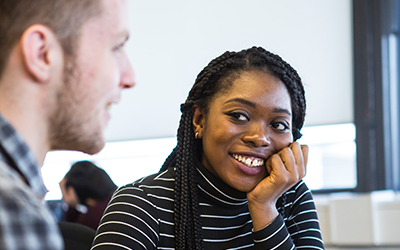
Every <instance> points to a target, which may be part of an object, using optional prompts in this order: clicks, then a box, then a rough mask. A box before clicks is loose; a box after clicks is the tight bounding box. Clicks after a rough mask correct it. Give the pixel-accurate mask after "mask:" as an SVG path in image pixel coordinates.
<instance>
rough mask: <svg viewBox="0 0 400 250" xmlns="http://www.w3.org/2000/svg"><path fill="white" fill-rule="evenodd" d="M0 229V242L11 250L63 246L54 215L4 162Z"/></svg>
mask: <svg viewBox="0 0 400 250" xmlns="http://www.w3.org/2000/svg"><path fill="white" fill-rule="evenodd" d="M0 227H1V228H2V229H1V230H0V232H1V233H0V242H1V244H2V245H6V246H9V247H10V249H14V248H15V247H16V246H22V248H25V247H26V249H30V248H29V246H40V247H43V249H50V248H49V247H51V248H54V249H61V247H62V239H61V235H60V234H59V231H58V227H57V224H56V221H55V219H54V216H53V215H52V214H51V212H50V211H49V210H48V209H47V208H46V206H45V205H44V204H43V203H42V201H41V200H40V199H39V198H38V197H37V196H36V195H35V193H34V192H33V191H32V190H31V188H30V187H29V186H28V185H27V184H26V183H25V182H24V181H23V180H22V178H21V176H20V175H19V174H18V173H17V172H16V171H15V170H14V169H13V168H11V167H10V166H8V165H7V164H5V163H4V162H1V161H0ZM16 248H18V247H16ZM22 248H21V249H22ZM32 249H36V248H35V247H33V248H32Z"/></svg>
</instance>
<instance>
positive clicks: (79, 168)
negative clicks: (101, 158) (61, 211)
mask: <svg viewBox="0 0 400 250" xmlns="http://www.w3.org/2000/svg"><path fill="white" fill-rule="evenodd" d="M60 188H61V192H62V195H63V201H64V202H65V203H66V204H67V205H68V206H67V208H66V211H65V216H64V219H65V221H67V222H75V223H79V224H82V225H85V226H88V227H90V228H93V229H94V230H96V229H97V226H98V225H99V223H100V219H101V216H102V215H103V212H104V210H105V209H106V207H107V204H108V202H109V201H110V199H111V196H112V194H113V193H114V191H115V190H116V189H117V185H115V184H114V182H113V181H112V180H111V178H110V176H109V175H108V174H107V173H106V171H104V170H103V169H101V168H99V167H97V166H96V165H95V164H93V163H92V162H90V161H79V162H76V163H74V164H73V165H72V167H71V169H70V170H69V171H68V173H67V174H66V175H65V176H64V178H63V179H62V180H61V182H60Z"/></svg>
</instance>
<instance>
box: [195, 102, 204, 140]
mask: <svg viewBox="0 0 400 250" xmlns="http://www.w3.org/2000/svg"><path fill="white" fill-rule="evenodd" d="M204 118H205V116H204V113H203V110H202V108H200V107H199V106H198V105H193V131H194V137H195V138H196V139H201V138H202V137H203V129H204Z"/></svg>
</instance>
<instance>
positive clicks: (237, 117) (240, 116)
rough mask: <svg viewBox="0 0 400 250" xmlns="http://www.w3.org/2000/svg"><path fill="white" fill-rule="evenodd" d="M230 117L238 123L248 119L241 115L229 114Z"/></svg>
mask: <svg viewBox="0 0 400 250" xmlns="http://www.w3.org/2000/svg"><path fill="white" fill-rule="evenodd" d="M230 116H232V117H233V118H235V119H236V120H238V121H248V120H249V119H248V118H247V116H245V115H244V114H242V113H231V114H230Z"/></svg>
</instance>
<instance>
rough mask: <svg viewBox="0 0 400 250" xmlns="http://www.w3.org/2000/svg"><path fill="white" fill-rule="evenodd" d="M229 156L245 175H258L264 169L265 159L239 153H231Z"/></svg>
mask: <svg viewBox="0 0 400 250" xmlns="http://www.w3.org/2000/svg"><path fill="white" fill-rule="evenodd" d="M231 156H232V158H233V159H234V160H235V162H236V164H235V165H236V166H237V168H238V169H240V171H242V172H243V173H244V174H246V175H258V174H260V173H261V172H263V171H264V170H265V167H264V162H265V160H264V159H262V158H258V157H254V156H248V155H239V154H231Z"/></svg>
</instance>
